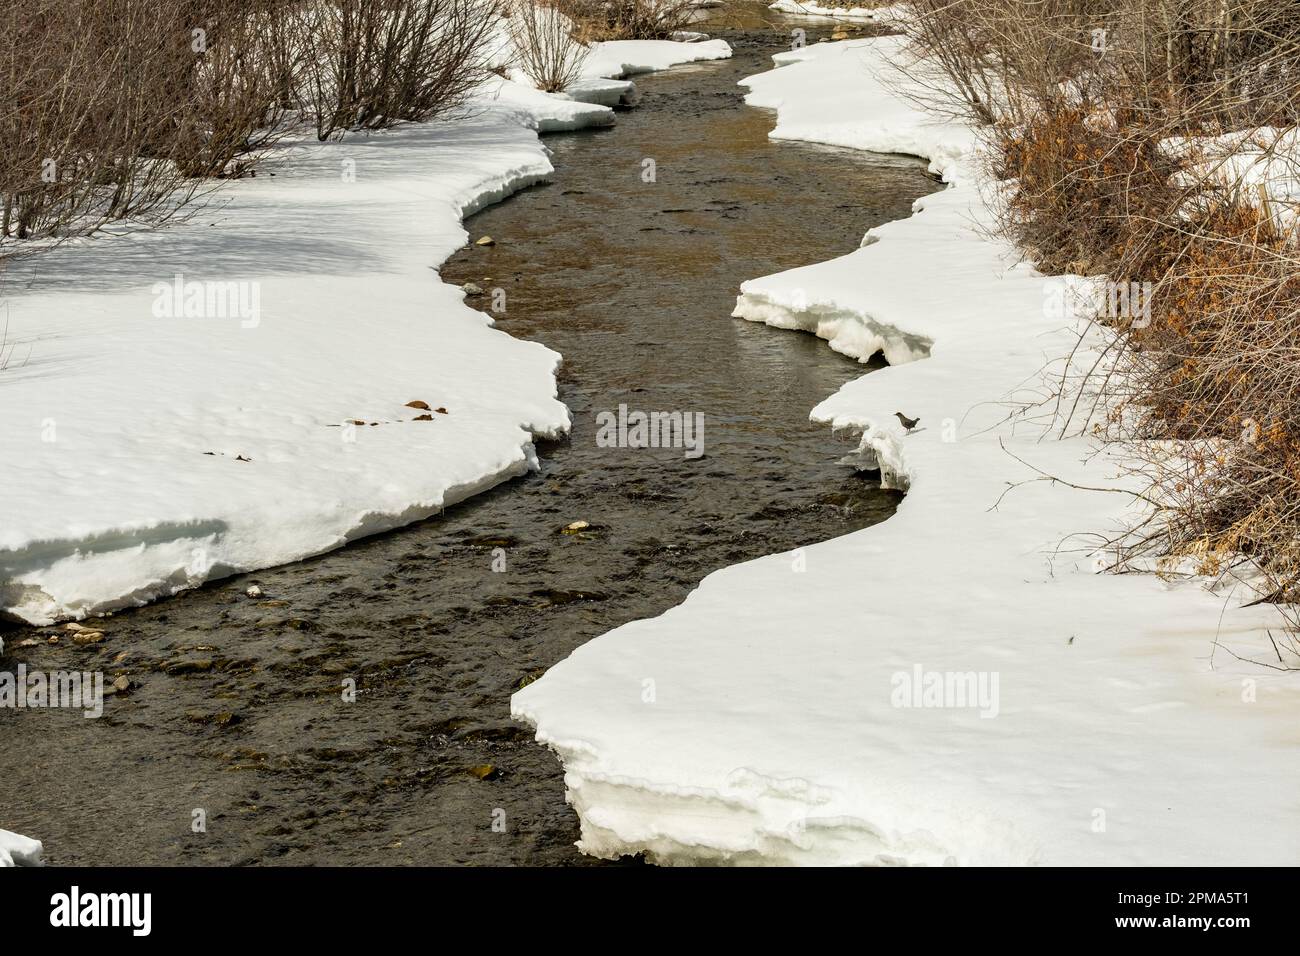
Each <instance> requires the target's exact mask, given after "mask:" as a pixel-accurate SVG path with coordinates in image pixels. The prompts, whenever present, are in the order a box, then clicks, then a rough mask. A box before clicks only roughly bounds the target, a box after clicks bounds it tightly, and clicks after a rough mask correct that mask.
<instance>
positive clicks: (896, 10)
mask: <svg viewBox="0 0 1300 956" xmlns="http://www.w3.org/2000/svg"><path fill="white" fill-rule="evenodd" d="M768 9H769V10H776V11H777V12H778V13H793V14H800V15H804V16H812V17H829V18H831V19H835V20H872V21H876V22H879V23H896V22H898V21H899V20H900V19H902V17H903V15H904V11H905V9H906V8H905V7H904V6H903V5H902V4H892V5H891V4H885V5H882V6H877V7H836V6H830V5H828V4H821V3H817V2H816V0H776V3H773V4H771V5H770V6H769V7H768Z"/></svg>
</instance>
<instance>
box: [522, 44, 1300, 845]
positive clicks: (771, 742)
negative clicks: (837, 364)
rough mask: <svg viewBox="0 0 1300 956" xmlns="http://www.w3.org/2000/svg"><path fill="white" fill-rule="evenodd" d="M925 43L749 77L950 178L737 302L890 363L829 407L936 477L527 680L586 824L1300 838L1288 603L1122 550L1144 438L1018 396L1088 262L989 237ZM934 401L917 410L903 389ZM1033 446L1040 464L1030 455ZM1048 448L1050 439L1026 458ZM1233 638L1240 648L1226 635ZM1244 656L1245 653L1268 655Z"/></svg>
mask: <svg viewBox="0 0 1300 956" xmlns="http://www.w3.org/2000/svg"><path fill="white" fill-rule="evenodd" d="M899 43H900V41H899V40H898V39H897V38H881V39H872V40H865V41H853V42H849V43H841V44H819V45H817V46H816V47H813V48H809V49H806V50H801V51H798V53H797V54H793V55H782V56H781V57H779V58H778V59H779V60H782V61H784V62H785V63H786V65H784V66H782V67H781V68H780V69H778V70H775V71H773V72H770V73H767V74H764V75H762V76H758V77H754V78H753V79H751V80H749V81H747V85H749V87H750V88H751V90H752V91H753V92H752V94H751V97H750V101H751V102H753V103H756V104H760V105H770V106H774V107H775V108H776V109H777V110H778V122H777V127H776V131H775V132H774V134H773V135H775V136H779V137H785V138H799V139H808V140H814V141H818V142H824V143H833V144H838V145H846V146H856V147H859V148H862V149H871V150H877V151H891V152H892V151H905V152H911V153H916V154H918V155H921V156H926V157H929V158H930V160H931V162H932V164H933V168H935V169H936V170H937V171H939V172H940V173H942V174H943V175H944V177H945V178H946V179H947V180H948V181H949V183H950V184H951V185H950V187H949V188H948V189H946V190H944V191H941V192H939V193H936V194H935V195H932V196H930V197H927V198H926V199H924V200H922V201H921V202H919V203H918V204H917V212H916V214H915V215H914V216H912V217H911V218H909V219H907V220H903V221H900V222H895V223H891V224H888V225H885V226H883V227H880V228H878V229H873V230H872V231H871V232H870V233H869V234H868V236H867V237H866V239H865V240H864V245H863V247H862V248H860V249H858V250H856V251H854V252H851V253H850V254H848V255H846V256H843V257H841V258H839V259H836V260H833V261H831V262H826V263H820V264H817V265H813V266H808V267H806V268H800V269H795V270H792V271H790V272H786V273H782V274H779V275H775V276H768V277H766V278H762V279H756V280H753V281H751V282H747V283H745V284H744V286H743V287H742V294H741V296H740V298H739V300H738V302H737V307H736V314H737V315H739V316H742V317H744V318H746V319H750V320H753V321H763V322H768V323H771V324H773V325H778V326H781V327H786V328H796V329H804V330H807V331H811V332H814V333H815V334H817V335H819V336H821V337H822V338H825V339H827V340H828V341H829V342H830V344H831V346H832V347H834V348H836V349H839V350H840V351H843V352H845V353H847V354H849V355H854V356H859V357H862V358H866V357H868V356H869V355H870V354H871V353H872V352H874V351H876V350H878V349H879V350H883V351H884V352H885V354H886V355H887V356H888V358H889V359H890V361H891V363H893V364H892V366H891V367H890V368H887V369H885V370H883V371H878V372H873V373H871V374H869V375H865V376H863V377H862V378H860V379H858V380H856V381H854V382H851V383H849V384H848V385H846V386H845V387H844V388H842V389H841V390H840V391H839V392H838V393H837V394H835V395H833V396H831V397H829V398H828V399H827V400H826V401H824V402H823V403H822V404H821V405H820V406H818V407H817V408H816V409H815V410H814V411H813V417H814V419H816V420H817V421H822V422H826V423H829V424H832V425H834V426H836V427H839V428H848V429H852V430H854V431H855V432H859V431H860V432H861V434H862V447H861V449H860V451H859V453H858V455H857V460H858V461H859V463H860V464H862V465H864V466H870V465H878V466H880V467H881V469H882V471H883V473H884V477H885V479H886V481H887V482H888V483H891V484H894V485H897V486H901V487H907V488H909V489H910V491H909V494H908V496H907V498H906V499H905V500H904V501H903V503H902V505H901V507H900V508H899V510H898V513H897V514H896V515H895V516H894V517H892V518H890V519H889V520H888V521H886V522H884V523H882V524H879V525H876V526H874V527H872V528H868V529H865V530H863V531H859V532H856V533H853V534H850V535H846V536H844V537H841V538H837V539H834V540H831V541H826V542H822V543H819V544H814V545H810V546H808V547H806V548H802V549H799V550H798V551H796V552H793V553H790V554H781V555H774V556H770V557H768V558H764V559H760V560H757V561H752V562H748V563H746V564H742V565H738V566H735V567H731V568H727V569H725V570H722V571H719V572H717V573H715V574H713V575H710V576H709V577H708V578H706V579H705V580H704V582H703V583H702V584H701V585H700V587H699V588H698V589H697V590H696V591H694V592H693V593H692V594H691V595H690V596H689V598H688V599H687V600H686V601H685V602H684V603H683V604H682V605H680V606H679V607H677V608H674V609H673V610H671V611H668V612H667V613H666V614H664V615H662V616H661V617H659V618H655V619H652V620H645V621H637V622H634V623H631V624H628V625H625V626H623V627H621V628H618V629H616V630H614V631H612V632H610V633H609V634H606V635H604V636H603V637H601V638H599V639H597V640H595V641H592V642H590V643H589V644H586V645H585V646H583V647H581V648H579V649H578V650H577V651H576V652H575V653H574V654H573V655H572V656H570V657H569V658H568V659H567V660H565V661H563V662H561V663H560V664H558V665H556V666H555V667H554V668H552V669H551V670H550V671H549V672H548V673H547V674H546V675H545V676H544V677H542V678H541V679H540V680H538V681H536V682H534V683H532V684H530V685H529V686H528V687H527V688H525V689H524V690H521V691H520V692H518V693H517V694H516V695H515V697H514V703H513V709H514V713H515V714H516V716H517V717H519V718H521V719H523V720H525V721H527V722H529V723H531V724H533V725H534V726H535V727H536V728H537V737H538V739H539V740H540V741H542V742H544V743H546V744H547V745H549V746H550V747H552V748H553V749H554V750H555V751H556V752H557V753H558V755H559V756H560V759H561V760H562V761H563V764H564V768H565V781H566V786H567V789H568V799H569V801H570V802H571V804H572V805H573V807H574V808H575V810H576V811H577V812H578V814H579V816H580V818H581V823H582V839H581V841H580V843H579V846H580V848H581V849H582V850H583V851H585V852H587V853H590V854H594V855H597V856H605V857H614V856H617V855H619V854H623V853H635V852H638V851H644V852H646V853H647V854H648V856H649V858H650V859H652V860H653V861H655V862H658V863H669V864H680V863H693V862H731V863H813V864H864V863H879V864H891V863H899V864H954V863H955V864H1007V865H1018V864H1055V865H1089V864H1133V865H1136V864H1142V865H1154V864H1161V865H1190V864H1196V865H1219V864H1283V863H1293V862H1294V861H1295V859H1296V856H1297V851H1298V850H1300V809H1298V808H1297V805H1296V802H1295V799H1294V793H1295V790H1296V787H1297V784H1300V762H1297V761H1296V760H1295V756H1294V731H1293V730H1292V724H1293V718H1294V714H1295V712H1296V707H1297V705H1300V685H1298V684H1297V682H1296V681H1295V680H1294V679H1293V677H1292V675H1288V674H1285V673H1281V672H1279V671H1276V670H1270V669H1268V668H1267V667H1262V666H1258V665H1256V664H1253V663H1249V662H1248V660H1250V659H1255V660H1259V661H1263V662H1269V661H1270V660H1271V661H1273V662H1274V663H1276V658H1275V657H1274V652H1273V650H1272V648H1271V646H1270V643H1269V641H1268V638H1267V636H1266V634H1265V630H1264V629H1265V628H1266V627H1268V626H1270V625H1275V624H1276V623H1277V618H1276V617H1275V615H1274V614H1273V612H1272V611H1271V610H1269V609H1266V608H1262V607H1256V608H1250V609H1246V610H1239V609H1238V608H1237V607H1236V604H1239V603H1241V602H1240V601H1236V602H1234V601H1232V600H1230V599H1227V598H1226V597H1225V595H1218V596H1216V595H1214V594H1212V593H1210V592H1208V591H1207V590H1205V589H1203V588H1202V587H1200V586H1199V584H1198V583H1196V582H1182V583H1171V582H1166V581H1163V580H1161V579H1159V578H1157V577H1154V576H1138V575H1133V576H1125V577H1115V576H1110V575H1100V574H1096V573H1093V569H1094V562H1093V557H1092V554H1091V552H1092V551H1093V550H1094V549H1095V548H1096V547H1097V545H1098V540H1099V539H1098V538H1097V537H1096V535H1095V534H1094V533H1096V532H1100V533H1103V534H1104V533H1106V532H1109V531H1113V530H1114V529H1115V528H1116V527H1118V526H1119V524H1120V523H1121V522H1122V521H1123V520H1125V519H1126V517H1128V516H1129V512H1128V511H1127V509H1128V508H1129V507H1130V500H1131V499H1130V498H1129V497H1128V496H1126V495H1123V494H1111V493H1106V492H1105V491H1086V490H1082V489H1075V488H1069V487H1066V486H1064V485H1062V484H1059V483H1053V482H1049V481H1045V480H1033V479H1036V478H1038V477H1039V473H1038V472H1036V471H1035V470H1034V469H1040V470H1041V471H1042V472H1044V473H1047V474H1051V475H1055V476H1059V477H1061V478H1063V479H1066V480H1068V481H1070V482H1073V483H1075V484H1077V485H1081V486H1088V487H1092V488H1101V489H1107V488H1114V487H1115V485H1114V483H1113V481H1112V479H1111V476H1112V475H1113V474H1114V473H1115V471H1116V464H1117V463H1116V462H1115V461H1113V460H1111V459H1110V458H1108V457H1107V456H1106V455H1105V454H1097V449H1096V447H1095V446H1094V445H1092V444H1091V443H1089V442H1088V441H1086V440H1082V439H1077V440H1067V441H1057V440H1055V439H1054V438H1052V437H1049V436H1046V435H1045V434H1044V429H1043V427H1042V426H1043V424H1044V423H1043V422H1034V421H1032V420H1030V419H1026V418H1014V419H1009V418H1008V416H1009V414H1010V413H1011V412H1012V411H1013V410H1014V406H1015V404H1016V403H1017V402H1020V401H1022V400H1024V401H1029V400H1033V399H1035V398H1038V397H1041V395H1042V390H1041V387H1040V372H1041V370H1042V369H1043V367H1044V365H1045V363H1047V362H1049V361H1050V360H1052V359H1054V358H1056V357H1059V356H1062V355H1064V354H1065V353H1066V352H1067V351H1068V349H1069V347H1070V346H1071V345H1072V344H1073V342H1074V336H1073V334H1072V331H1071V329H1070V328H1068V323H1066V322H1064V321H1062V319H1061V318H1060V313H1059V311H1054V310H1053V309H1052V308H1049V307H1046V306H1047V305H1048V304H1049V303H1051V302H1052V301H1054V300H1055V299H1056V298H1057V296H1058V293H1059V291H1060V286H1061V281H1062V280H1049V279H1044V278H1043V277H1041V276H1039V275H1038V274H1036V273H1035V272H1034V271H1033V270H1032V269H1029V268H1027V267H1026V266H1024V265H1019V264H1016V256H1015V255H1014V253H1013V250H1011V249H1009V248H1007V247H1006V246H1005V245H1003V244H1002V243H1001V242H999V241H996V240H992V239H990V238H989V233H988V232H987V231H986V227H988V226H989V225H990V216H989V209H988V208H987V206H986V205H985V203H984V201H983V200H982V198H981V192H980V185H981V184H980V182H979V177H978V176H977V175H976V173H975V172H974V167H975V164H974V163H971V162H970V150H971V149H972V142H973V141H972V137H971V135H970V133H969V132H968V131H967V130H965V129H963V128H961V127H959V126H955V125H952V124H945V123H942V122H938V121H935V120H933V119H931V118H930V117H928V116H926V115H923V114H922V113H920V112H918V110H917V108H916V107H915V106H914V105H913V104H912V103H911V102H910V101H908V100H906V99H905V98H902V93H904V92H905V91H906V86H907V81H905V80H904V79H903V78H902V77H900V76H898V75H897V73H896V71H895V70H894V69H893V68H892V67H891V66H890V65H889V60H890V59H892V58H895V57H897V56H898V54H899V52H900V51H899V47H898V44H899ZM896 411H901V412H903V413H905V414H906V415H908V416H911V417H918V416H919V418H920V424H919V425H918V427H917V429H916V430H915V431H913V432H912V433H910V434H904V432H903V429H902V428H901V426H900V425H899V424H898V422H897V420H896V419H895V418H894V416H893V413H894V412H896ZM1017 459H1019V460H1017ZM1022 462H1023V463H1022ZM1216 642H1217V646H1216ZM1241 658H1245V659H1247V660H1242V659H1241Z"/></svg>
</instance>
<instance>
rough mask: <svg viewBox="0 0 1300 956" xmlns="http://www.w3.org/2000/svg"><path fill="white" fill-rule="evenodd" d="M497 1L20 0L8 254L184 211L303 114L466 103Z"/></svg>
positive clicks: (335, 124) (3, 65)
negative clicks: (159, 0)
mask: <svg viewBox="0 0 1300 956" xmlns="http://www.w3.org/2000/svg"><path fill="white" fill-rule="evenodd" d="M493 12H494V5H493V4H492V3H491V0H169V2H167V3H162V4H160V3H157V2H156V0H8V2H6V3H5V4H4V5H3V9H0V83H3V85H4V88H5V97H4V102H3V104H0V259H2V258H4V257H7V256H11V255H14V254H17V253H19V252H22V251H30V250H32V249H38V248H46V247H47V246H48V245H49V244H50V243H54V242H58V241H61V240H64V239H67V238H69V237H73V236H81V235H88V234H91V233H94V232H96V231H97V230H99V229H101V228H103V227H105V226H106V225H108V224H110V223H115V222H116V223H130V224H132V225H136V226H140V225H143V226H154V225H158V224H160V223H163V222H166V221H168V220H169V219H173V218H175V217H178V216H183V215H185V214H186V210H187V207H188V206H189V205H190V204H191V203H192V202H193V201H194V200H195V199H196V198H197V197H199V196H200V195H202V194H204V193H205V192H206V187H207V185H208V184H210V183H211V181H213V180H215V179H220V178H232V177H239V176H244V175H249V174H250V173H252V172H254V170H255V167H256V164H257V162H258V160H259V159H260V158H261V157H262V156H263V155H264V154H265V151H266V149H267V147H269V146H270V145H272V144H273V143H274V142H275V140H276V139H277V137H278V136H279V135H281V134H282V133H283V132H285V131H286V130H287V129H290V128H292V127H293V126H295V125H307V126H309V127H314V128H315V130H316V133H317V135H318V136H319V137H320V138H322V139H324V138H327V137H330V136H337V135H339V134H341V133H342V132H343V131H345V130H374V129H383V128H387V127H390V126H393V125H394V124H397V123H400V122H407V121H422V120H428V119H430V118H433V117H436V116H440V115H443V114H446V113H448V112H450V111H452V110H454V109H455V108H457V107H458V106H460V105H461V104H462V103H463V102H464V99H465V97H466V95H467V94H468V93H469V91H470V90H472V89H473V88H474V86H475V85H476V84H478V83H479V82H480V81H481V80H482V79H483V77H484V76H485V75H486V72H487V62H486V58H487V50H488V48H489V39H490V32H491V29H492V25H493V23H494V17H493Z"/></svg>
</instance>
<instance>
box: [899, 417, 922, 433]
mask: <svg viewBox="0 0 1300 956" xmlns="http://www.w3.org/2000/svg"><path fill="white" fill-rule="evenodd" d="M894 415H895V416H897V418H898V420H899V422H901V423H902V426H903V427H904V428H906V429H907V430H908V431H909V432H910V431H911V430H912V429H913V428H915V427H916V423H917V422H919V421H920V420H921V419H919V418H908V417H907V416H906V415H904V414H903V413H902V412H894Z"/></svg>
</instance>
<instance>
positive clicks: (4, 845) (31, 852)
mask: <svg viewBox="0 0 1300 956" xmlns="http://www.w3.org/2000/svg"><path fill="white" fill-rule="evenodd" d="M44 850H45V848H44V847H43V846H41V841H40V840H33V839H31V838H30V837H25V836H22V835H21V834H18V833H11V832H10V831H8V830H0V867H6V866H40V865H41V854H42V853H43V852H44Z"/></svg>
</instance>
